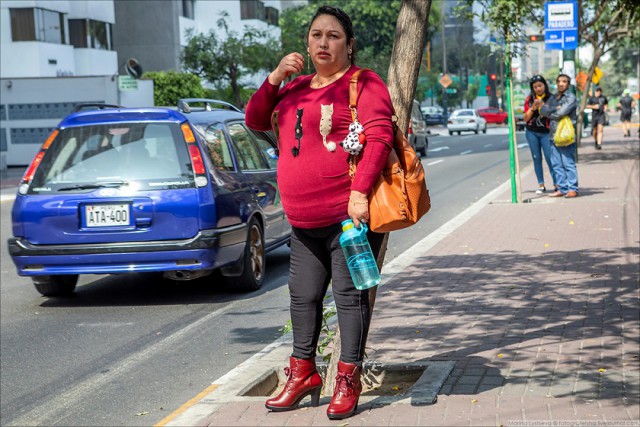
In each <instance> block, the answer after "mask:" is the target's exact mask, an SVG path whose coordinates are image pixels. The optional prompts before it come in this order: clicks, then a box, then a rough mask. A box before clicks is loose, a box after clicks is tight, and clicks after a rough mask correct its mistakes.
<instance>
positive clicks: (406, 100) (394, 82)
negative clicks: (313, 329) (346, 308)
mask: <svg viewBox="0 0 640 427" xmlns="http://www.w3.org/2000/svg"><path fill="white" fill-rule="evenodd" d="M430 8H431V0H427V1H425V0H402V3H401V4H400V13H399V14H398V22H397V25H396V33H395V38H394V40H393V51H392V53H391V63H390V65H389V74H388V79H387V80H388V81H387V86H388V88H389V93H390V95H391V101H392V102H393V106H394V108H395V110H396V115H397V116H398V126H399V127H400V129H402V130H403V131H404V132H406V130H407V128H408V126H409V117H410V115H411V107H412V106H413V99H414V96H415V92H416V86H417V84H418V73H419V72H420V62H421V61H422V53H423V51H424V48H425V42H426V35H427V27H428V25H429V9H430ZM388 241H389V233H387V234H385V237H384V240H383V242H382V248H381V249H380V253H379V255H378V259H377V264H378V268H379V269H380V271H382V263H383V262H384V257H385V254H386V252H387V243H388ZM376 291H377V287H374V288H371V289H369V305H370V309H371V312H372V314H373V307H374V305H375V302H376ZM340 344H341V339H340V329H339V328H338V326H336V334H335V336H334V339H333V353H332V354H331V361H330V363H329V366H328V367H327V374H326V377H325V381H324V391H323V394H324V395H325V396H329V395H332V394H333V386H334V378H335V376H336V374H337V371H338V360H340ZM365 345H366V340H365V342H364V343H363V346H365ZM365 348H366V347H365Z"/></svg>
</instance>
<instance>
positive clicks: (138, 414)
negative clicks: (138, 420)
mask: <svg viewBox="0 0 640 427" xmlns="http://www.w3.org/2000/svg"><path fill="white" fill-rule="evenodd" d="M148 413H149V411H143V412H138V413H137V414H136V417H139V416H140V415H147V414H148Z"/></svg>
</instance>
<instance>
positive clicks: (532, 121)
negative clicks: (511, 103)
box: [523, 75, 556, 194]
mask: <svg viewBox="0 0 640 427" xmlns="http://www.w3.org/2000/svg"><path fill="white" fill-rule="evenodd" d="M529 86H530V87H531V93H530V94H529V96H527V99H525V101H524V115H523V118H524V121H525V123H526V128H525V131H524V134H525V136H526V138H527V142H528V143H529V150H531V157H532V158H533V169H534V171H535V173H536V178H537V179H538V189H537V190H536V194H543V193H544V192H545V191H546V188H545V186H544V171H543V168H542V155H543V154H544V159H545V161H546V162H547V166H548V167H549V173H550V174H551V179H552V180H553V186H554V188H555V187H556V179H555V176H554V174H553V166H552V165H551V151H550V150H551V148H550V145H551V142H550V141H549V119H548V118H547V117H543V116H541V115H540V107H542V106H543V105H544V103H545V102H546V101H547V100H548V99H549V98H550V97H551V92H549V86H548V85H547V81H546V80H545V78H544V77H542V76H540V75H536V76H533V77H531V80H529Z"/></svg>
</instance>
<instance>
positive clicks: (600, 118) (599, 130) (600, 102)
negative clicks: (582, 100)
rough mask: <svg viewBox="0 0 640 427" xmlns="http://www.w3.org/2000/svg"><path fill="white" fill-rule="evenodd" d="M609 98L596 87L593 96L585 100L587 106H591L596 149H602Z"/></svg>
mask: <svg viewBox="0 0 640 427" xmlns="http://www.w3.org/2000/svg"><path fill="white" fill-rule="evenodd" d="M608 105H609V100H608V99H607V97H606V96H604V95H603V94H602V89H601V88H599V87H597V88H596V94H595V96H592V97H591V98H589V99H588V100H587V108H591V111H592V113H591V121H592V122H593V125H592V126H593V140H594V141H595V144H596V149H598V150H601V149H602V138H603V131H604V125H605V124H606V123H607V106H608Z"/></svg>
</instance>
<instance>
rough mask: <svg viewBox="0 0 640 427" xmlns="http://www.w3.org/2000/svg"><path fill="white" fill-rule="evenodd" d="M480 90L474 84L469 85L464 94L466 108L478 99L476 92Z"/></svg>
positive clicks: (478, 86)
mask: <svg viewBox="0 0 640 427" xmlns="http://www.w3.org/2000/svg"><path fill="white" fill-rule="evenodd" d="M479 90H480V85H478V84H475V83H469V86H468V87H467V91H466V92H465V93H464V100H465V101H466V102H467V107H469V106H471V105H473V101H475V99H476V98H477V97H478V91H479Z"/></svg>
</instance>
